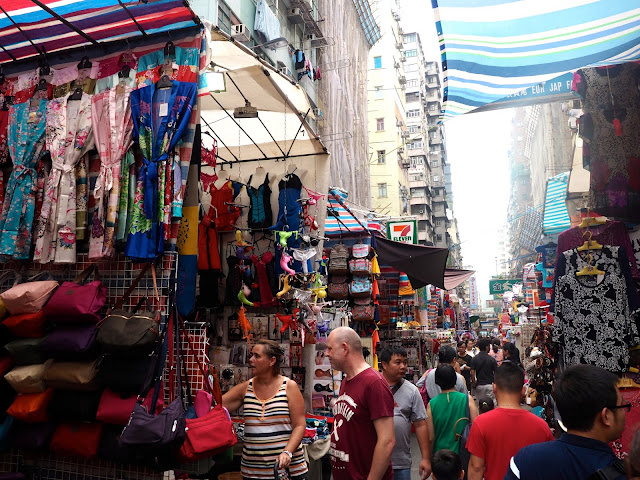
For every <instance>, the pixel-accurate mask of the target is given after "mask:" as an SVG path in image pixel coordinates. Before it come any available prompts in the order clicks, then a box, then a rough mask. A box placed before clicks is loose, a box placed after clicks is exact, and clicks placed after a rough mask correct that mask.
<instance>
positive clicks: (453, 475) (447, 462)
mask: <svg viewBox="0 0 640 480" xmlns="http://www.w3.org/2000/svg"><path fill="white" fill-rule="evenodd" d="M431 478H432V479H433V480H461V479H462V478H464V470H463V469H462V461H461V460H460V456H459V455H458V454H457V453H455V452H454V451H452V450H447V449H442V450H438V451H437V452H436V453H435V455H434V456H433V458H432V459H431Z"/></svg>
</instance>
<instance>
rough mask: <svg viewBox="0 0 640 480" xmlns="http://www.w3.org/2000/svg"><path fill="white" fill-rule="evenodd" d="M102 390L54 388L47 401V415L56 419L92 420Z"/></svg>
mask: <svg viewBox="0 0 640 480" xmlns="http://www.w3.org/2000/svg"><path fill="white" fill-rule="evenodd" d="M101 396H102V391H101V390H100V391H97V392H76V391H71V390H55V391H54V392H53V397H52V398H51V401H50V402H49V417H50V418H51V419H52V420H56V421H76V422H94V421H95V420H96V413H97V412H98V405H99V404H100V397H101Z"/></svg>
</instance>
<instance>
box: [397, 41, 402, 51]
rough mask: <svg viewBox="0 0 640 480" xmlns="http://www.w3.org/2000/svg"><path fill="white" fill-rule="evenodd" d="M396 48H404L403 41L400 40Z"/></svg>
mask: <svg viewBox="0 0 640 480" xmlns="http://www.w3.org/2000/svg"><path fill="white" fill-rule="evenodd" d="M396 48H397V49H398V50H402V48H403V45H402V42H398V43H396Z"/></svg>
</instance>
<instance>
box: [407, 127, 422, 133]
mask: <svg viewBox="0 0 640 480" xmlns="http://www.w3.org/2000/svg"><path fill="white" fill-rule="evenodd" d="M419 132H420V125H409V133H419Z"/></svg>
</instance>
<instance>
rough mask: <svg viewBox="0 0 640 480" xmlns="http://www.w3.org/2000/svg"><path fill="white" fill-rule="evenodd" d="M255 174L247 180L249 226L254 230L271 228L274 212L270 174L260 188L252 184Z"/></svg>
mask: <svg viewBox="0 0 640 480" xmlns="http://www.w3.org/2000/svg"><path fill="white" fill-rule="evenodd" d="M252 179H253V175H251V176H250V177H249V181H248V182H247V194H248V195H249V201H250V202H251V204H250V205H249V219H248V223H249V228H251V229H252V230H260V229H263V228H269V227H270V226H271V224H272V223H273V214H272V213H271V188H270V187H269V174H268V173H267V174H266V175H265V177H264V182H262V183H261V184H260V186H259V187H258V188H256V187H252V186H251V180H252Z"/></svg>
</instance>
